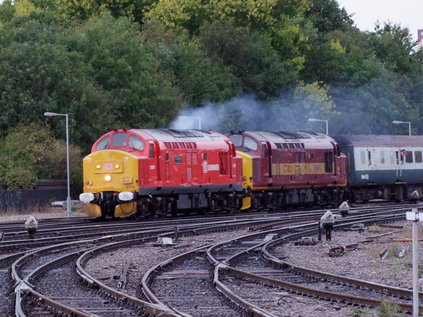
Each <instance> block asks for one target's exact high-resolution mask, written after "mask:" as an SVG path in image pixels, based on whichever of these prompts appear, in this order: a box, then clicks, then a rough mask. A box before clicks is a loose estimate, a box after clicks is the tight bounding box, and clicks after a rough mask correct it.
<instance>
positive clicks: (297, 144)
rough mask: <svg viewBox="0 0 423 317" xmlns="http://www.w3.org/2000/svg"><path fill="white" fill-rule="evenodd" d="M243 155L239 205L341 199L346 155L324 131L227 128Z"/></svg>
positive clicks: (304, 202)
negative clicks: (233, 130)
mask: <svg viewBox="0 0 423 317" xmlns="http://www.w3.org/2000/svg"><path fill="white" fill-rule="evenodd" d="M229 138H230V139H231V141H232V142H233V143H234V145H235V147H236V149H237V153H238V154H239V155H240V156H241V157H242V158H243V187H244V188H246V189H247V191H248V194H247V195H246V197H245V198H244V199H243V205H242V209H247V208H250V207H251V206H252V207H254V208H271V209H275V208H277V207H280V206H287V205H295V204H302V205H304V204H313V205H315V204H322V205H327V204H333V205H337V204H338V203H339V202H340V201H341V200H343V199H344V194H345V188H346V185H347V171H346V157H345V155H344V154H342V153H341V152H340V149H339V146H338V144H337V143H336V142H335V140H334V139H332V138H331V137H329V136H327V135H324V134H317V133H306V132H295V133H294V132H268V131H239V132H231V133H230V135H229Z"/></svg>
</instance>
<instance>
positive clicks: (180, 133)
mask: <svg viewBox="0 0 423 317" xmlns="http://www.w3.org/2000/svg"><path fill="white" fill-rule="evenodd" d="M161 131H163V132H167V133H169V134H170V135H171V136H173V137H175V138H204V134H203V133H204V132H200V131H196V130H176V129H161Z"/></svg>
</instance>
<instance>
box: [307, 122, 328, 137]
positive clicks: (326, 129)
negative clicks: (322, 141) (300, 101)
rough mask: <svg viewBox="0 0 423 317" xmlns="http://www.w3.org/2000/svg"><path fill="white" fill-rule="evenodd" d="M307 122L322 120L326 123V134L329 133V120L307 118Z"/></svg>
mask: <svg viewBox="0 0 423 317" xmlns="http://www.w3.org/2000/svg"><path fill="white" fill-rule="evenodd" d="M308 122H324V123H325V125H326V135H329V120H323V119H315V118H309V119H308Z"/></svg>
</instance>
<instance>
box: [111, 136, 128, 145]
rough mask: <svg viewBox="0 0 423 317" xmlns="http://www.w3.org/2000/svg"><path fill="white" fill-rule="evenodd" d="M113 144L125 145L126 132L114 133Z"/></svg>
mask: <svg viewBox="0 0 423 317" xmlns="http://www.w3.org/2000/svg"><path fill="white" fill-rule="evenodd" d="M112 145H113V146H125V145H126V133H115V134H113V139H112Z"/></svg>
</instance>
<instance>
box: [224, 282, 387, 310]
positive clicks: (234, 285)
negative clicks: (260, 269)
mask: <svg viewBox="0 0 423 317" xmlns="http://www.w3.org/2000/svg"><path fill="white" fill-rule="evenodd" d="M224 283H225V285H226V286H228V287H229V288H230V289H231V290H232V291H233V292H235V293H236V294H240V295H241V297H243V298H244V299H246V300H247V301H249V302H251V303H252V304H255V305H257V306H258V307H260V308H262V309H265V310H266V311H267V312H269V313H272V314H274V315H275V316H280V317H316V316H319V317H323V316H324V317H340V316H351V317H355V316H357V317H358V316H366V317H376V316H378V317H379V316H380V315H379V314H378V312H377V310H376V309H371V308H363V307H357V306H352V305H347V304H341V303H337V302H329V301H322V300H319V299H316V298H313V297H307V296H302V295H297V294H293V293H288V292H286V291H284V290H281V289H277V288H272V287H267V286H263V285H260V284H255V283H248V282H245V281H243V280H240V279H238V278H235V277H229V276H226V277H225V280H224Z"/></svg>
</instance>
